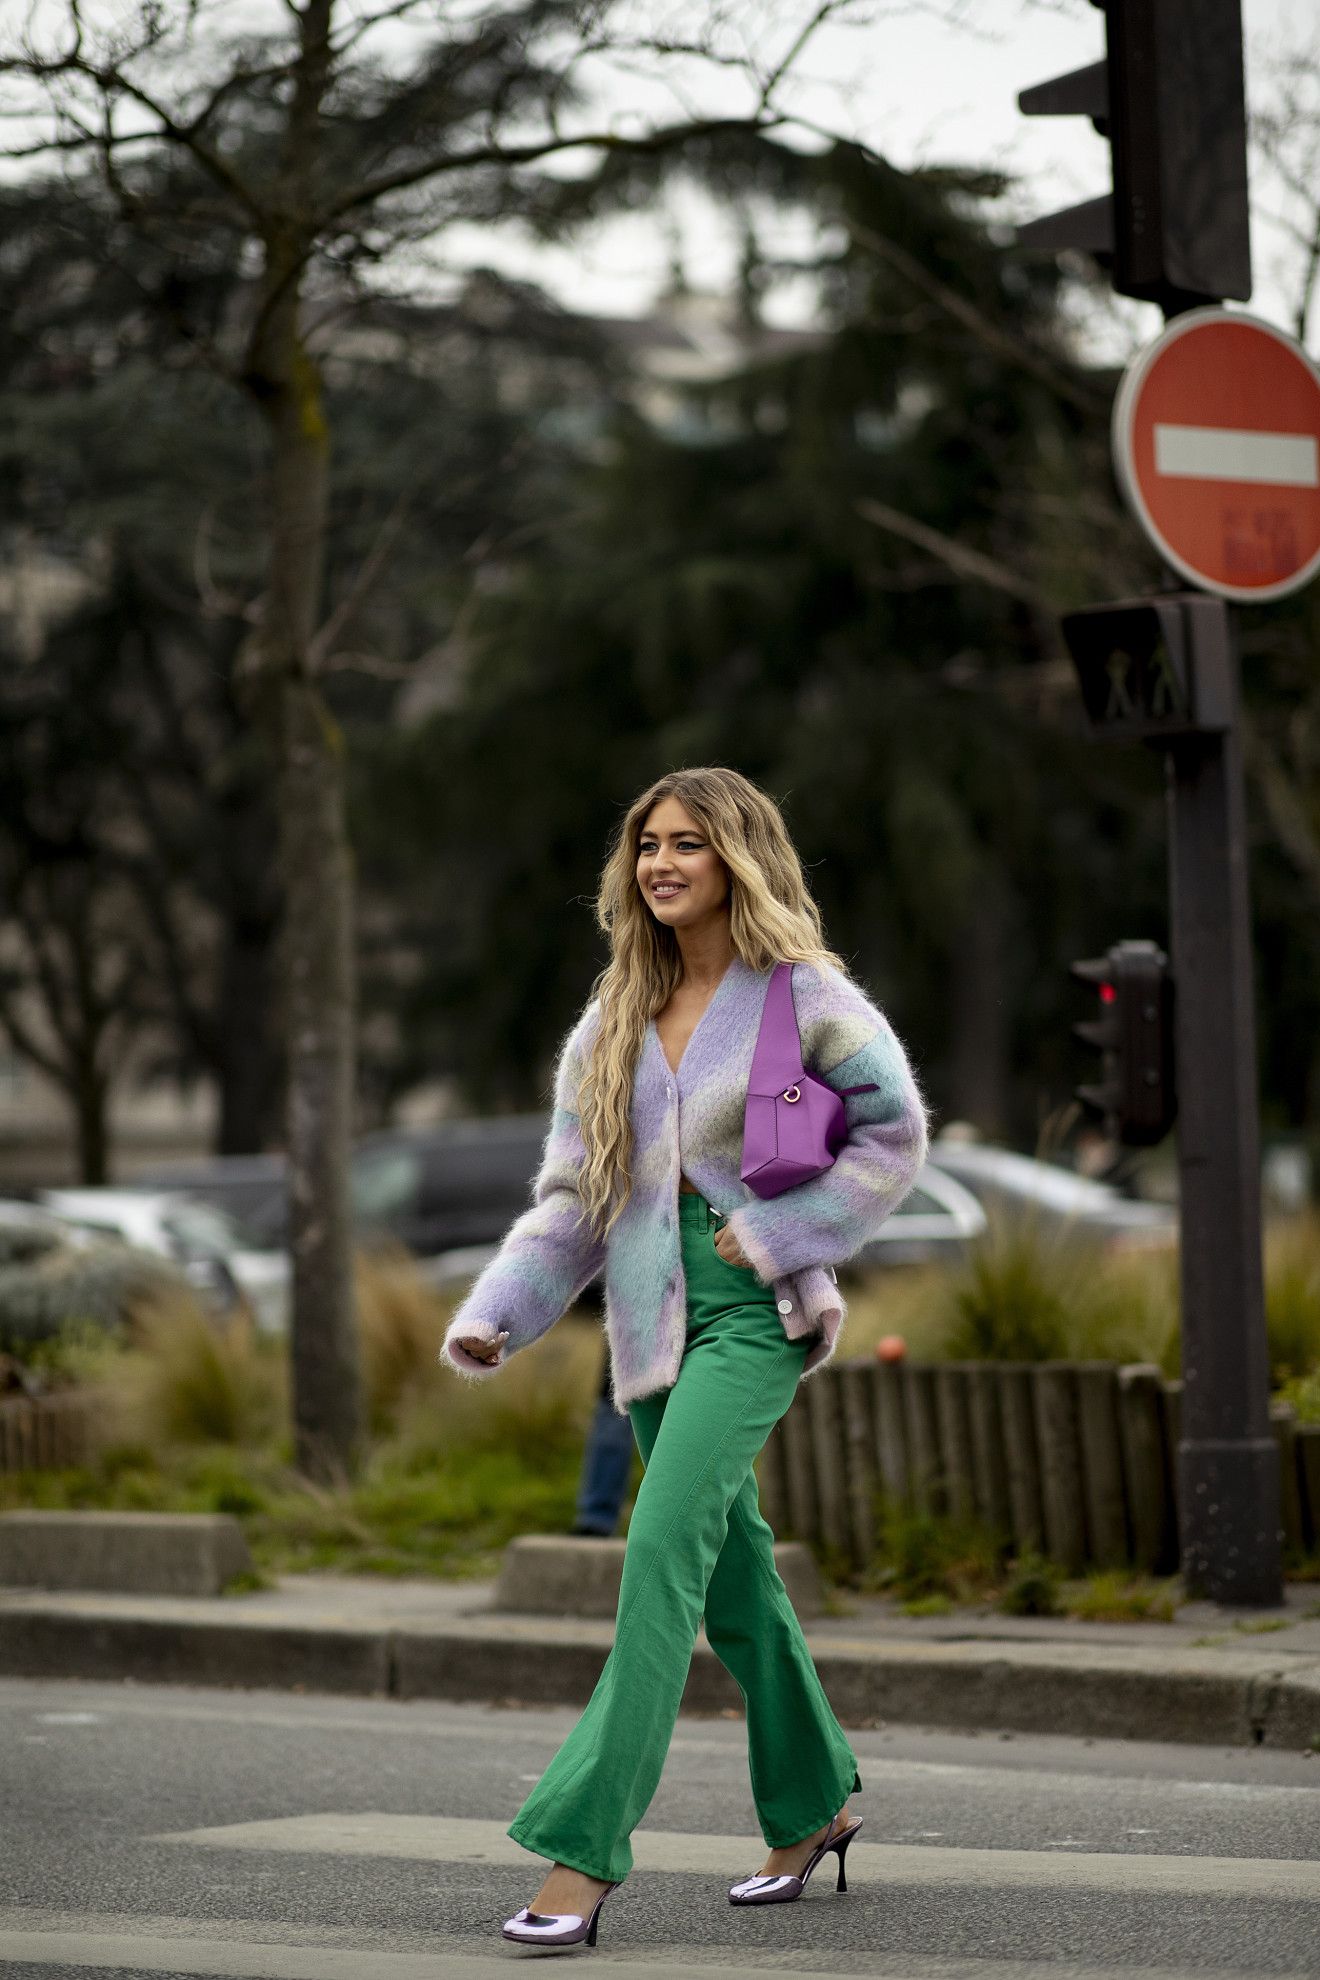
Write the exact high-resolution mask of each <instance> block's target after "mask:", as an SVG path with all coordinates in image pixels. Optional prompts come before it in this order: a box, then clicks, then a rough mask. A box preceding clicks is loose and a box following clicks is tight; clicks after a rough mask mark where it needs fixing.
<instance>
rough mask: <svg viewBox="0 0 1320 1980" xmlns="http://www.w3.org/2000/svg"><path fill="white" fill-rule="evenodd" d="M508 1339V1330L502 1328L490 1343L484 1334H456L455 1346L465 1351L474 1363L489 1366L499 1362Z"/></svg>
mask: <svg viewBox="0 0 1320 1980" xmlns="http://www.w3.org/2000/svg"><path fill="white" fill-rule="evenodd" d="M508 1338H509V1330H508V1328H507V1327H502V1328H501V1329H500V1332H499V1333H498V1334H497V1335H496V1337H495V1339H494V1340H493V1341H488V1340H487V1339H486V1336H485V1335H484V1334H455V1336H454V1345H455V1347H460V1348H463V1349H465V1350H466V1352H467V1353H468V1354H470V1355H471V1356H472V1359H473V1360H474V1361H484V1362H486V1364H487V1365H488V1366H489V1365H491V1364H493V1363H494V1362H496V1361H498V1360H499V1357H500V1353H501V1350H502V1349H503V1347H504V1343H505V1342H506V1341H507V1340H508Z"/></svg>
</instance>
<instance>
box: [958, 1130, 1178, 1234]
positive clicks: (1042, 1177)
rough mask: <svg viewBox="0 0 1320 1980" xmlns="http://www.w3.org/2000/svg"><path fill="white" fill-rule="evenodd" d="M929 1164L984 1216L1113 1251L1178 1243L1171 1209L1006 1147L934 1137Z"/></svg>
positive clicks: (1174, 1212)
mask: <svg viewBox="0 0 1320 1980" xmlns="http://www.w3.org/2000/svg"><path fill="white" fill-rule="evenodd" d="M929 1167H930V1168H931V1169H935V1170H938V1171H939V1172H940V1173H941V1174H942V1175H946V1176H951V1177H952V1178H953V1179H954V1181H956V1182H959V1183H961V1184H962V1185H963V1187H964V1188H965V1189H968V1190H970V1191H971V1192H972V1194H973V1195H974V1196H975V1197H977V1199H978V1200H979V1202H980V1203H981V1205H982V1207H983V1208H984V1209H985V1210H987V1211H988V1212H989V1213H990V1214H991V1215H994V1214H995V1213H996V1212H997V1213H999V1214H1001V1215H1010V1216H1018V1217H1028V1216H1029V1217H1032V1218H1035V1219H1038V1220H1039V1222H1040V1223H1041V1225H1042V1227H1044V1228H1048V1229H1050V1230H1051V1231H1054V1230H1062V1229H1066V1230H1068V1231H1069V1232H1070V1233H1073V1234H1075V1235H1078V1236H1087V1237H1092V1238H1095V1239H1097V1240H1099V1241H1100V1242H1102V1243H1104V1244H1107V1245H1114V1246H1118V1247H1126V1248H1134V1247H1141V1248H1144V1247H1153V1248H1156V1249H1158V1248H1160V1247H1162V1246H1165V1245H1171V1244H1176V1243H1177V1240H1178V1213H1177V1211H1176V1210H1175V1209H1174V1208H1173V1207H1172V1206H1171V1205H1169V1204H1167V1203H1146V1202H1142V1201H1141V1200H1140V1199H1139V1198H1137V1197H1131V1196H1124V1195H1123V1193H1122V1192H1121V1191H1120V1190H1118V1189H1115V1187H1114V1185H1113V1184H1112V1183H1106V1182H1099V1181H1097V1180H1096V1179H1095V1178H1094V1177H1091V1176H1079V1175H1076V1174H1074V1172H1073V1171H1072V1170H1071V1169H1064V1168H1060V1167H1059V1166H1058V1164H1057V1163H1054V1162H1041V1161H1038V1160H1037V1159H1036V1158H1035V1157H1034V1156H1031V1155H1019V1154H1017V1153H1015V1152H1014V1150H1012V1149H1009V1148H995V1147H992V1146H990V1145H989V1144H988V1143H986V1142H980V1141H965V1140H963V1138H962V1137H961V1135H959V1136H956V1137H953V1136H948V1135H943V1134H941V1135H937V1136H936V1137H935V1139H934V1141H933V1142H932V1143H931V1148H930V1162H929Z"/></svg>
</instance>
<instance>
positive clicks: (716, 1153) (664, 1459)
mask: <svg viewBox="0 0 1320 1980" xmlns="http://www.w3.org/2000/svg"><path fill="white" fill-rule="evenodd" d="M596 914H597V919H598V921H599V923H600V926H601V927H602V928H603V929H604V930H605V931H606V933H607V935H608V937H609V943H610V958H609V961H608V963H607V964H606V966H605V967H604V969H602V971H601V972H600V974H599V976H598V977H597V979H596V982H595V984H594V985H593V989H592V995H591V996H590V998H589V1000H588V1002H587V1004H586V1007H585V1008H584V1010H583V1011H582V1013H581V1015H580V1016H579V1018H578V1019H577V1020H576V1022H575V1023H574V1025H573V1027H572V1029H571V1031H570V1032H569V1034H568V1037H567V1038H566V1039H565V1040H564V1043H563V1045H562V1047H561V1050H560V1054H559V1060H558V1064H557V1066H556V1070H555V1105H554V1111H553V1114H552V1116H551V1122H550V1129H549V1133H548V1135H547V1137H546V1145H545V1152H544V1156H543V1160H542V1166H541V1170H540V1173H539V1175H538V1177H537V1181H536V1185H535V1188H534V1191H533V1198H534V1200H533V1203H532V1206H531V1207H530V1208H529V1209H527V1210H525V1211H524V1212H523V1213H522V1215H521V1217H519V1218H518V1220H517V1221H516V1222H515V1223H514V1225H513V1226H512V1228H511V1229H510V1230H509V1232H508V1233H507V1234H506V1236H505V1238H504V1240H503V1242H502V1244H501V1246H500V1249H499V1251H498V1253H497V1254H496V1256H495V1258H494V1259H492V1260H491V1262H490V1263H489V1264H488V1265H487V1266H486V1268H485V1270H484V1271H483V1272H482V1274H481V1275H480V1277H479V1278H478V1279H477V1280H476V1282H475V1284H474V1285H473V1286H472V1288H471V1290H470V1291H469V1293H468V1295H467V1298H466V1299H465V1300H464V1302H463V1304H462V1305H461V1306H460V1307H459V1309H458V1311H457V1313H456V1314H455V1315H454V1317H453V1319H452V1320H451V1322H450V1324H449V1327H448V1329H447V1331H446V1335H445V1342H444V1348H443V1352H444V1354H445V1355H446V1357H447V1358H448V1360H449V1361H450V1362H451V1364H452V1365H453V1366H454V1367H455V1368H456V1369H458V1370H459V1371H460V1372H462V1373H463V1374H464V1375H466V1376H468V1377H470V1378H471V1379H484V1380H490V1379H491V1377H492V1376H493V1374H494V1372H495V1371H496V1370H497V1369H498V1368H500V1367H501V1366H502V1365H503V1364H504V1362H505V1360H506V1359H507V1356H508V1355H509V1354H513V1353H517V1352H520V1351H521V1350H522V1349H523V1348H525V1347H527V1346H529V1345H530V1344H531V1343H532V1342H533V1341H535V1340H538V1339H539V1338H540V1337H541V1336H542V1335H543V1334H544V1333H546V1332H547V1330H548V1329H549V1328H550V1327H552V1326H553V1325H554V1324H555V1322H556V1321H557V1320H558V1319H559V1318H560V1316H561V1315H562V1314H563V1313H564V1312H565V1311H566V1310H567V1309H568V1307H570V1306H571V1305H572V1303H573V1302H574V1300H575V1299H576V1298H577V1296H578V1294H579V1293H580V1292H581V1291H582V1289H583V1287H584V1286H586V1285H587V1284H588V1283H589V1282H590V1281H591V1279H593V1278H594V1277H595V1276H596V1274H597V1273H598V1272H599V1271H600V1270H601V1269H602V1268H603V1269H604V1274H605V1329H606V1335H607V1338H608V1342H609V1352H610V1366H611V1378H612V1386H613V1393H614V1406H615V1407H616V1408H617V1409H618V1411H619V1412H620V1413H622V1412H625V1411H626V1413H627V1415H628V1416H629V1417H630V1419H631V1422H632V1428H633V1431H634V1433H635V1436H636V1441H637V1445H638V1448H639V1450H640V1451H641V1456H642V1464H643V1473H642V1482H641V1485H640V1486H639V1488H638V1492H637V1497H636V1500H635V1502H634V1505H633V1510H632V1514H631V1517H630V1519H629V1522H628V1537H627V1545H626V1548H625V1552H624V1561H623V1572H622V1576H621V1581H620V1588H619V1600H618V1608H617V1613H616V1616H615V1626H614V1644H613V1647H612V1649H611V1651H610V1654H609V1656H608V1657H607V1659H606V1661H605V1666H604V1669H603V1670H602V1671H601V1674H600V1678H599V1681H598V1682H597V1684H596V1687H595V1690H594V1691H593V1692H592V1695H591V1698H590V1699H589V1700H588V1702H587V1705H586V1708H585V1710H584V1711H583V1713H582V1715H581V1717H580V1719H579V1720H578V1722H577V1724H576V1725H575V1726H574V1727H573V1729H572V1730H571V1732H570V1733H569V1734H568V1736H567V1738H566V1739H565V1740H564V1742H563V1744H562V1745H561V1746H560V1748H559V1750H558V1752H557V1753H556V1754H555V1755H554V1757H553V1758H552V1759H551V1761H550V1763H549V1765H548V1766H547V1767H546V1769H545V1771H544V1772H543V1773H542V1774H541V1776H540V1778H539V1779H538V1781H537V1783H536V1785H535V1787H534V1788H533V1789H532V1791H531V1793H530V1794H529V1795H528V1796H527V1797H526V1799H525V1800H524V1802H523V1804H522V1807H521V1808H520V1809H519V1810H518V1812H517V1814H516V1815H515V1817H514V1819H513V1821H512V1822H511V1823H510V1824H509V1828H508V1832H507V1833H508V1834H509V1835H510V1836H512V1837H513V1839H514V1841H515V1842H519V1843H522V1844H523V1845H524V1847H525V1848H527V1849H529V1850H532V1851H534V1852H535V1853H537V1854H538V1855H541V1856H544V1857H548V1858H549V1859H550V1861H551V1864H552V1868H551V1869H550V1871H549V1873H548V1875H547V1876H546V1877H545V1878H544V1880H543V1882H542V1884H541V1888H540V1890H539V1891H538V1893H537V1895H536V1897H535V1899H534V1900H533V1903H532V1904H531V1905H530V1906H524V1907H523V1908H522V1910H520V1911H519V1912H517V1913H516V1914H515V1915H514V1917H512V1918H509V1919H506V1920H505V1922H504V1926H503V1935H504V1937H505V1938H507V1939H513V1940H515V1941H518V1942H520V1943H523V1944H532V1945H536V1944H541V1945H575V1944H579V1943H581V1942H583V1941H586V1942H587V1943H589V1944H592V1945H594V1944H595V1942H596V1925H597V1919H598V1917H599V1913H600V1908H601V1905H602V1904H603V1902H604V1900H605V1898H606V1897H607V1896H608V1895H609V1893H610V1892H611V1891H612V1890H614V1889H615V1888H616V1886H617V1885H618V1884H619V1883H621V1882H622V1881H623V1880H624V1878H626V1877H627V1875H628V1873H629V1871H630V1870H631V1868H632V1849H631V1844H630V1837H631V1834H632V1831H633V1829H634V1828H635V1826H636V1824H637V1823H638V1822H639V1821H640V1819H641V1817H642V1816H643V1814H644V1813H645V1812H646V1809H647V1807H648V1806H649V1804H650V1802H651V1799H652V1797H653V1795H654V1793H655V1790H656V1788H657V1786H658V1784H659V1781H660V1775H661V1770H662V1768H663V1766H664V1760H665V1755H666V1752H667V1751H668V1747H669V1742H670V1739H671V1737H672V1735H673V1729H674V1723H675V1720H676V1718H677V1715H678V1708H679V1703H680V1701H681V1698H682V1694H683V1688H684V1685H685V1683H686V1681H687V1675H688V1670H689V1668H690V1665H691V1661H692V1652H693V1648H694V1646H695V1643H696V1636H697V1629H698V1626H699V1625H700V1623H701V1622H702V1621H703V1619H704V1622H705V1628H706V1636H707V1639H708V1641H709V1643H710V1645H711V1648H712V1649H713V1650H714V1651H715V1653H716V1655H717V1656H718V1657H719V1658H720V1660H721V1662H722V1663H724V1665H725V1666H726V1668H727V1669H728V1670H729V1671H730V1672H731V1673H732V1674H733V1676H734V1678H735V1679H736V1680H737V1683H738V1685H739V1687H740V1689H741V1691H742V1693H743V1696H744V1698H745V1700H746V1705H747V1741H748V1758H749V1763H750V1770H751V1784H752V1793H753V1798H754V1801H755V1805H756V1811H757V1817H758V1820H759V1822H760V1826H761V1832H762V1834H763V1836H764V1838H765V1841H766V1844H767V1847H768V1850H769V1854H768V1856H767V1858H766V1861H765V1863H764V1864H763V1866H762V1868H761V1869H760V1870H759V1871H758V1872H756V1873H754V1874H753V1875H752V1876H750V1877H743V1878H740V1879H739V1880H738V1881H737V1882H735V1883H734V1884H733V1885H732V1886H731V1887H730V1888H729V1892H728V1896H729V1901H730V1902H731V1903H733V1904H778V1903H783V1902H786V1901H787V1900H790V1899H794V1898H798V1897H800V1896H801V1894H802V1891H803V1888H804V1886H805V1883H806V1880H807V1878H808V1877H809V1876H810V1875H811V1872H812V1870H813V1869H814V1868H815V1866H816V1865H817V1863H819V1862H820V1861H821V1860H822V1858H823V1857H824V1856H826V1855H827V1854H828V1853H829V1852H830V1851H831V1850H833V1851H835V1852H836V1853H837V1855H838V1859H839V1888H840V1889H841V1890H842V1889H844V1888H845V1884H844V1876H843V1856H844V1851H845V1850H846V1848H847V1845H848V1844H849V1842H851V1840H852V1838H853V1836H854V1835H855V1834H856V1833H857V1831H858V1829H859V1828H860V1826H861V1818H860V1817H855V1816H852V1815H851V1814H850V1812H849V1809H848V1807H847V1799H848V1796H849V1794H850V1793H853V1792H856V1791H857V1790H859V1789H860V1788H861V1785H862V1780H861V1775H860V1773H859V1771H858V1768H857V1760H856V1756H855V1754H854V1752H853V1749H852V1747H851V1745H850V1744H849V1741H848V1739H847V1737H846V1735H845V1733H844V1731H843V1729H842V1727H841V1726H840V1725H839V1722H838V1720H837V1719H836V1717H835V1715H834V1713H833V1712H832V1711H831V1709H830V1704H829V1700H828V1698H827V1697H826V1695H825V1691H824V1688H823V1686H822V1684H821V1681H820V1677H819V1675H818V1673H817V1671H816V1668H815V1665H814V1663H813V1662H812V1658H811V1652H810V1649H809V1647H808V1645H807V1641H806V1638H805V1637H804V1635H803V1633H802V1628H801V1625H800V1623H799V1622H798V1619H797V1615H796V1612H795V1611H794V1609H793V1606H792V1603H791V1602H790V1601H789V1598H788V1593H787V1591H786V1589H785V1587H784V1584H783V1581H782V1580H781V1578H780V1575H779V1571H778V1569H777V1567H776V1565H775V1559H774V1535H773V1533H772V1532H771V1530H770V1527H769V1525H768V1524H767V1522H766V1520H765V1519H764V1517H763V1516H762V1513H761V1511H760V1507H759V1504H758V1500H757V1485H756V1476H755V1472H754V1470H753V1465H754V1462H755V1459H756V1457H757V1455H758V1453H759V1452H760V1450H761V1448H762V1446H763V1445H764V1443H765V1440H766V1438H767V1436H768V1435H769V1434H770V1431H771V1430H772V1429H773V1428H774V1425H775V1424H776V1423H777V1422H778V1421H779V1419H780V1417H782V1416H783V1414H784V1412H785V1411H786V1410H787V1408H788V1406H789V1404H790V1403H791V1402H792V1400H793V1396H794V1394H795V1392H796V1389H797V1386H798V1383H799V1382H800V1381H801V1380H803V1379H804V1377H807V1376H809V1375H810V1374H811V1372H812V1371H813V1370H814V1369H816V1368H819V1367H822V1366H823V1365H825V1363H827V1362H828V1361H829V1359H830V1357H831V1356H832V1355H833V1353H834V1349H835V1345H836V1342H837V1340H838V1336H839V1330H840V1327H841V1325H842V1321H843V1316H844V1305H843V1299H842V1296H841V1294H840V1292H839V1289H838V1284H837V1280H836V1277H835V1273H834V1270H833V1267H834V1266H835V1265H836V1264H838V1263H841V1262H842V1261H843V1260H845V1259H847V1258H850V1257H852V1256H853V1254H854V1253H855V1252H857V1251H858V1250H860V1248H861V1247H862V1246H863V1245H864V1244H866V1243H867V1242H868V1241H869V1240H870V1239H871V1238H873V1237H874V1236H875V1234H876V1232H877V1231H878V1229H879V1228H880V1226H881V1225H882V1224H883V1222H884V1220H885V1218H886V1217H888V1216H889V1215H890V1213H891V1212H892V1211H893V1210H894V1208H895V1207H896V1205H897V1204H898V1203H900V1202H901V1201H902V1199H903V1197H904V1196H905V1195H906V1194H907V1192H908V1190H909V1189H910V1188H911V1186H912V1184H913V1182H914V1180H915V1178H916V1175H917V1172H918V1170H919V1169H920V1167H921V1164H922V1162H923V1160H924V1159H925V1153H926V1141H927V1120H926V1112H925V1108H924V1105H923V1102H922V1098H921V1094H920V1092H919V1090H918V1088H917V1084H916V1081H915V1079H914V1077H913V1074H912V1071H911V1068H910V1067H909V1065H908V1061H907V1059H906V1057H905V1055H904V1052H903V1048H902V1046H901V1045H900V1043H899V1041H898V1039H897V1038H896V1036H895V1035H894V1032H893V1031H892V1029H891V1028H890V1026H889V1023H888V1021H887V1020H886V1018H885V1017H884V1016H883V1014H882V1013H881V1011H880V1010H879V1009H878V1008H877V1006H876V1005H875V1004H874V1003H872V1001H871V999H870V998H869V997H868V996H867V994H866V992H865V991H864V990H863V989H862V988H861V987H860V986H859V985H858V984H857V983H855V982H854V981H853V979H852V977H851V976H850V975H849V974H848V972H847V970H846V968H845V966H844V964H843V961H842V958H841V957H839V956H837V955H836V954H835V953H834V951H833V950H831V949H828V948H827V947H826V946H825V943H824V939H823V935H822V931H821V923H820V913H819V910H818V909H817V907H816V904H815V902H814V901H813V900H812V898H811V895H810V893H809V891H808V888H807V884H806V880H805V877H804V875H803V871H802V864H801V860H800V859H799V857H798V854H797V852H796V850H795V848H794V846H793V843H792V841H791V839H790V837H789V834H788V829H787V826H786V825H785V823H784V819H783V816H782V814H781V813H780V810H779V807H778V806H777V805H776V804H775V802H774V800H773V799H772V798H770V797H769V796H768V795H767V794H766V793H765V792H764V791H762V790H761V789H759V788H758V787H757V786H756V785H755V784H753V783H752V782H750V780H749V779H748V778H746V777H744V776H742V775H741V773H740V772H738V771H736V770H732V769H728V768H726V767H724V766H721V765H717V766H713V767H709V768H699V769H683V770H675V771H673V772H671V773H670V774H669V775H667V776H664V777H661V778H659V779H658V780H657V781H656V782H655V783H653V784H652V785H651V786H650V788H649V789H647V790H645V791H643V792H642V793H641V794H640V796H639V797H638V798H637V799H636V800H635V801H634V802H633V803H632V804H631V805H630V806H629V807H628V809H627V811H626V813H625V815H624V817H623V819H622V821H621V822H620V825H619V827H618V830H617V833H616V835H615V839H614V843H613V845H612V847H611V849H610V853H609V856H608V858H607V860H606V863H605V868H604V871H603V873H602V875H601V883H600V889H599V893H598V896H597V901H596ZM780 964H786V965H788V970H787V983H788V988H789V995H790V998H791V1001H792V1006H793V1016H794V1018H795V1021H796V1025H797V1029H798V1033H799V1036H800V1038H801V1045H802V1064H803V1068H804V1071H805V1072H807V1073H809V1074H810V1075H811V1076H812V1078H813V1080H819V1081H822V1082H823V1083H825V1084H827V1085H830V1086H832V1087H833V1088H834V1090H835V1092H836V1093H838V1094H839V1095H840V1096H846V1097H845V1098H844V1103H843V1104H844V1119H845V1123H846V1138H845V1140H844V1141H843V1143H842V1145H841V1146H839V1147H838V1148H837V1151H836V1152H835V1155H834V1159H833V1161H832V1163H831V1164H830V1165H828V1166H827V1167H825V1168H824V1169H823V1170H821V1171H819V1172H817V1173H814V1174H812V1175H810V1176H809V1177H807V1178H806V1179H805V1180H803V1181H801V1182H798V1183H796V1184H794V1185H793V1186H792V1187H791V1188H785V1189H782V1190H781V1191H779V1192H778V1193H775V1194H772V1195H770V1196H762V1195H759V1194H757V1193H755V1192H753V1191H752V1189H751V1188H750V1187H749V1185H748V1184H747V1183H746V1182H744V1181H743V1178H742V1173H741V1172H742V1162H743V1126H744V1116H745V1111H746V1102H747V1094H748V1083H749V1077H750V1073H751V1064H752V1057H753V1053H754V1050H755V1047H756V1042H757V1038H758V1034H759V1029H760V1024H761V1019H762V1017H763V1015H764V1012H765V1008H766V998H767V995H768V992H769V989H770V985H771V982H772V980H774V978H775V970H776V968H777V967H778V966H779V965H780ZM779 980H780V981H781V982H782V981H783V980H784V979H783V978H781V979H779ZM783 1097H784V1100H785V1102H786V1103H788V1104H792V1101H793V1099H794V1098H795V1097H797V1098H800V1097H801V1094H800V1093H799V1092H797V1090H796V1089H788V1090H786V1092H785V1094H784V1096H783Z"/></svg>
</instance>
